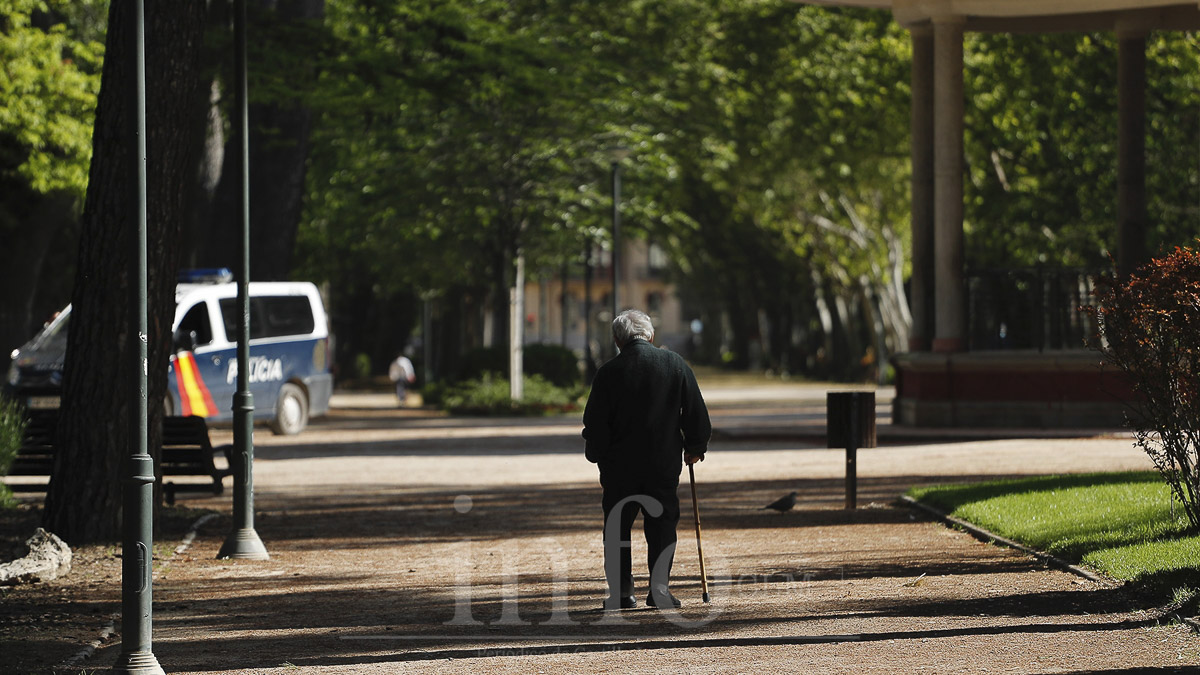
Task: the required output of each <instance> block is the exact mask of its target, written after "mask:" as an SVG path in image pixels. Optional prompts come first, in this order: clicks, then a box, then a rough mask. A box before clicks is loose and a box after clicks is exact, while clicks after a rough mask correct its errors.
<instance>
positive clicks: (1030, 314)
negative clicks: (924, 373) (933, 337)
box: [966, 267, 1102, 351]
mask: <svg viewBox="0 0 1200 675" xmlns="http://www.w3.org/2000/svg"><path fill="white" fill-rule="evenodd" d="M1100 274H1102V272H1101V271H1100V270H1086V269H1078V268H1048V267H1036V268H1018V269H999V270H976V271H973V272H970V273H968V274H967V276H966V287H967V293H966V295H967V348H968V349H969V350H971V351H980V350H988V349H1027V350H1037V351H1044V350H1048V349H1086V348H1087V345H1088V343H1089V342H1090V341H1091V340H1092V339H1093V337H1094V336H1095V334H1096V326H1095V325H1094V322H1093V321H1092V320H1091V319H1090V318H1089V317H1088V316H1087V315H1086V314H1084V313H1083V312H1080V311H1079V307H1081V306H1083V305H1090V304H1094V302H1095V282H1096V278H1097V276H1098V275H1100Z"/></svg>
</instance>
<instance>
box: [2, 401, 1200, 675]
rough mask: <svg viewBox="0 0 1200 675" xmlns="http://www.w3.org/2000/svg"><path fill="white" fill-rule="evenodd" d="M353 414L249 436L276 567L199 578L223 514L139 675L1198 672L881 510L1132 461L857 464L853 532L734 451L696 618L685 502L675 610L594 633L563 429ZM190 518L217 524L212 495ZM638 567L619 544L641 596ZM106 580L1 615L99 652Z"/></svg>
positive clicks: (968, 549)
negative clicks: (1005, 481)
mask: <svg viewBox="0 0 1200 675" xmlns="http://www.w3.org/2000/svg"><path fill="white" fill-rule="evenodd" d="M710 398H711V399H713V400H714V401H715V402H714V408H715V413H716V418H717V419H716V420H715V422H716V424H717V426H718V427H720V426H721V424H722V420H724V421H726V422H730V423H732V422H734V421H736V420H744V416H746V415H750V414H751V413H750V412H747V410H750V411H753V410H754V409H759V410H769V409H772V403H771V402H770V401H766V400H760V401H755V402H753V405H747V404H745V403H744V402H742V403H738V402H737V401H734V400H732V398H736V397H732V398H731V400H728V401H726V402H721V401H720V397H719V396H712V397H710ZM373 401H374V399H368V398H362V399H357V406H356V407H343V408H342V409H341V410H339V412H338V413H337V414H335V415H334V416H332V417H331V418H330V419H328V420H326V421H325V422H324V423H323V424H321V425H319V426H318V427H317V428H315V429H313V430H312V431H311V432H306V433H305V434H304V435H302V436H301V437H300V438H299V439H291V440H288V439H280V438H277V437H271V436H268V435H266V434H264V433H260V434H257V440H256V470H255V480H256V493H257V498H256V506H257V511H258V512H259V515H258V517H257V520H256V526H257V530H258V532H259V534H260V536H261V537H262V539H263V541H264V543H265V544H266V547H267V549H268V551H269V552H270V554H271V560H269V561H263V562H253V561H227V560H216V559H215V556H216V552H217V550H218V549H219V547H220V545H221V543H222V541H223V539H224V538H225V536H226V535H227V534H228V532H229V527H230V521H229V519H228V517H227V515H226V516H224V517H221V518H219V519H217V520H215V521H213V522H211V523H210V524H208V525H206V526H204V527H202V528H201V529H200V532H199V536H198V537H197V539H196V541H195V543H194V544H192V546H191V547H190V548H189V549H188V550H187V551H186V552H184V553H182V554H180V555H176V556H175V557H174V558H172V559H171V560H170V562H169V564H168V565H167V566H166V567H165V569H163V570H162V571H161V572H160V574H159V578H158V579H157V581H156V585H155V590H154V599H155V617H154V618H155V623H154V627H155V634H154V653H155V655H156V656H157V658H158V659H159V661H160V663H161V664H162V665H163V667H164V669H165V670H166V671H167V672H169V673H185V672H188V673H190V672H195V673H275V672H278V673H289V672H306V673H396V672H511V673H533V672H546V673H568V672H571V673H574V672H659V671H663V670H666V669H667V668H670V669H671V670H674V671H682V672H738V673H740V672H750V673H753V672H771V671H776V672H850V671H853V672H905V671H928V672H938V673H942V672H982V671H985V670H986V671H989V672H996V671H1000V672H1095V671H1105V670H1109V671H1120V670H1127V669H1130V668H1140V667H1166V668H1175V667H1185V666H1196V665H1197V664H1200V639H1198V638H1197V637H1195V636H1194V635H1193V634H1191V633H1190V631H1189V630H1188V629H1186V628H1185V627H1178V626H1167V627H1153V619H1154V618H1155V614H1154V612H1153V607H1152V604H1153V603H1152V601H1150V600H1148V599H1146V598H1139V597H1137V596H1136V595H1134V594H1132V593H1130V592H1128V591H1126V590H1120V589H1117V590H1114V589H1111V588H1106V587H1104V586H1101V585H1099V584H1096V583H1093V582H1089V581H1086V580H1083V579H1080V578H1078V577H1076V576H1073V575H1070V574H1067V573H1064V572H1059V571H1054V570H1049V569H1046V568H1045V567H1044V566H1042V565H1041V564H1039V563H1037V562H1036V561H1035V560H1033V559H1032V558H1030V557H1028V556H1025V555H1022V554H1019V553H1016V552H1013V551H1010V550H1007V549H1003V548H999V547H995V546H991V545H987V544H983V543H980V542H978V541H976V540H975V539H973V538H971V537H970V536H968V535H966V534H963V533H960V532H956V531H953V530H950V529H947V528H945V527H943V526H942V525H941V524H939V523H934V522H929V521H928V520H926V519H924V518H923V517H921V516H918V515H917V514H915V513H913V512H911V511H910V510H908V509H905V508H901V507H897V506H895V505H894V500H895V498H896V496H897V495H898V494H900V493H901V492H902V491H903V490H904V489H905V488H907V487H908V486H910V485H912V484H914V483H923V482H938V481H944V480H949V479H953V480H973V479H977V478H983V477H992V476H1000V475H1020V474H1036V473H1046V472H1054V471H1065V470H1073V471H1084V470H1106V469H1121V468H1144V467H1146V466H1147V461H1146V460H1145V458H1144V457H1143V456H1141V455H1140V454H1139V453H1138V452H1137V451H1136V450H1134V449H1133V448H1132V447H1131V445H1130V443H1129V441H1128V439H1124V438H1107V439H1105V438H1101V439H1089V440H1078V439H1043V440H1028V439H1026V440H993V441H973V442H968V443H962V442H958V443H940V444H925V445H891V446H889V447H885V448H880V449H875V450H864V451H860V455H859V465H860V469H859V475H860V479H859V489H860V495H859V504H860V506H862V507H863V508H860V509H859V510H857V511H854V512H847V511H845V510H843V509H842V503H843V498H844V493H843V484H842V471H843V457H842V455H841V453H840V452H838V451H831V450H826V449H823V448H821V447H819V443H817V442H796V441H791V442H788V441H766V440H755V439H754V438H752V437H751V436H749V435H747V434H742V435H741V436H740V437H739V436H737V435H736V434H735V435H732V436H729V437H727V438H726V439H724V440H721V441H718V442H716V443H714V446H713V448H712V452H711V454H710V457H709V460H708V461H706V462H704V463H703V464H702V465H699V468H698V470H697V476H698V480H699V493H700V500H701V516H702V521H703V526H704V550H705V556H706V564H707V571H708V575H709V578H710V583H709V588H710V592H711V595H712V603H711V604H704V603H702V602H700V585H699V569H698V566H697V561H696V548H695V538H694V533H693V532H692V530H691V520H690V518H691V513H690V509H688V508H686V505H687V504H688V502H689V501H690V497H689V496H688V493H687V491H686V482H685V485H684V486H683V488H682V491H681V496H682V497H683V498H684V503H685V510H684V518H683V522H682V523H681V527H680V541H679V550H678V553H677V556H676V568H675V580H676V582H675V592H676V594H677V595H678V596H679V597H680V598H681V599H683V600H684V607H683V610H682V611H680V612H658V611H656V610H650V609H641V608H639V609H635V610H629V611H624V612H620V613H616V615H615V616H612V615H609V616H606V615H605V614H604V613H603V612H600V611H598V607H599V606H600V603H601V601H602V598H603V594H604V582H603V577H602V570H601V564H600V535H599V526H600V516H599V506H598V504H599V488H598V485H597V483H596V479H595V470H594V467H593V466H591V465H589V464H588V463H587V462H586V461H584V460H583V458H582V456H581V447H580V443H579V441H578V428H579V427H578V420H537V421H532V422H520V423H516V422H504V421H501V422H483V423H480V422H479V421H471V422H463V421H459V420H444V419H435V418H425V417H420V416H417V415H415V414H414V413H411V412H406V413H398V412H396V411H392V410H388V409H384V408H382V407H379V406H380V405H382V403H376V402H373ZM776 404H777V405H778V406H779V407H786V406H785V403H782V402H779V401H776ZM786 405H792V406H793V407H794V406H796V405H801V403H799V402H797V401H796V400H792V401H790V402H786ZM731 426H732V425H731ZM685 481H686V476H685ZM791 490H797V491H799V493H800V497H799V499H800V503H799V504H798V506H797V508H796V509H795V510H794V511H792V512H789V513H785V514H778V513H775V512H772V511H763V510H760V509H759V507H761V506H762V505H764V504H766V503H768V502H770V501H772V500H773V499H775V498H776V497H778V496H780V495H782V494H786V493H787V492H789V491H791ZM187 503H188V504H189V505H191V506H195V507H201V508H214V509H217V510H220V511H222V512H223V513H225V514H227V513H228V510H229V500H228V496H226V497H225V498H194V497H193V498H189V499H188V500H187ZM644 550H645V549H644V543H643V542H642V541H640V540H638V539H637V538H636V537H635V541H634V561H635V574H637V575H639V576H638V581H639V585H640V586H639V591H640V593H641V595H644V592H645V591H644V583H645V576H644V563H640V562H639V561H641V560H642V557H643V556H644ZM165 555H169V553H167V554H165ZM100 558H103V556H100ZM105 566H107V569H109V571H108V572H107V573H106V572H103V571H102V570H103V569H105ZM112 567H113V564H112V562H111V556H110V558H109V559H99V560H93V561H92V562H91V563H85V564H84V567H83V568H82V569H80V573H81V574H83V575H87V574H89V573H91V574H92V577H87V576H82V577H77V578H76V579H75V580H74V581H71V580H64V581H63V582H61V583H59V582H55V583H52V584H43V585H42V587H41V589H40V590H38V589H36V588H35V589H28V590H25V591H14V592H12V593H11V594H10V595H9V596H6V597H5V599H4V605H5V612H6V615H9V614H11V613H12V612H11V610H12V609H13V605H14V603H17V602H19V603H25V604H23V605H22V606H24V607H26V608H35V609H36V608H43V607H51V608H52V607H55V606H58V605H57V603H61V604H62V605H63V606H64V608H65V607H68V606H70V607H75V608H77V607H76V606H77V605H79V604H80V603H82V602H84V601H85V599H90V600H89V601H90V602H92V603H94V605H95V608H96V610H97V611H96V612H95V613H94V614H95V624H96V627H97V628H98V627H99V624H100V623H101V622H102V619H103V618H104V616H105V615H106V613H107V612H111V611H114V610H115V609H117V608H119V578H118V579H117V588H116V594H115V595H114V593H113V590H114V589H113V581H114V576H113V573H112V569H111V568H112ZM106 575H107V576H106ZM72 576H76V575H72ZM81 589H82V590H81ZM29 594H33V595H29ZM37 594H40V596H39V595H37ZM37 597H41V598H42V599H43V600H44V601H45V602H46V603H49V604H48V605H46V606H41V605H39V604H38V602H37V601H36V598H37ZM58 598H61V600H58ZM49 611H53V609H50V610H49ZM85 632H86V631H84V630H82V629H81V633H85ZM8 635H9V636H11V635H12V631H8ZM80 637H83V635H81V636H80ZM93 637H94V636H93ZM60 639H61V636H60ZM89 639H91V638H89ZM85 642H86V641H85ZM8 644H10V645H11V644H13V643H12V642H9V643H8ZM119 650H120V645H119V641H118V640H112V641H110V642H109V643H108V644H107V645H102V646H101V648H100V649H99V651H98V653H97V654H96V655H95V656H94V657H92V658H91V659H89V660H88V661H86V662H84V666H85V667H86V668H89V669H92V668H107V667H109V666H111V664H112V663H113V662H114V661H115V659H116V656H117V653H118V652H119ZM59 651H61V649H60V650H59ZM10 653H14V652H10ZM57 653H58V652H55V655H57ZM8 659H9V657H7V656H0V663H3V662H4V661H5V660H8ZM59 662H60V660H48V661H45V662H44V663H46V664H47V665H52V664H54V663H59ZM7 672H35V671H34V670H32V669H28V670H10V671H7Z"/></svg>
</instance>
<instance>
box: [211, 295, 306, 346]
mask: <svg viewBox="0 0 1200 675" xmlns="http://www.w3.org/2000/svg"><path fill="white" fill-rule="evenodd" d="M221 315H222V317H223V319H224V321H225V334H226V335H228V336H229V338H230V339H231V340H236V339H237V337H236V336H237V317H238V308H237V298H223V299H222V300H221ZM315 327H316V321H315V320H314V319H313V313H312V305H311V304H310V303H309V300H308V296H306V295H277V296H270V295H268V296H256V297H252V298H250V339H251V340H255V339H258V338H273V337H287V336H291V335H309V334H310V333H312V332H313V329H314V328H315Z"/></svg>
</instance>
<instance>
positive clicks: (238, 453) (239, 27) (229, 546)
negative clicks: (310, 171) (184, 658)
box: [217, 0, 271, 560]
mask: <svg viewBox="0 0 1200 675" xmlns="http://www.w3.org/2000/svg"><path fill="white" fill-rule="evenodd" d="M233 39H234V59H233V61H234V74H235V77H236V81H235V83H234V88H235V90H236V91H235V95H234V98H235V101H234V108H235V109H236V110H237V114H238V116H239V119H238V125H237V126H238V134H239V136H240V138H241V151H242V157H241V161H240V162H238V172H239V176H238V177H239V178H240V179H241V185H242V208H241V209H240V210H239V213H238V219H239V221H240V224H241V239H240V241H239V242H238V249H239V253H240V254H241V265H242V269H241V273H240V274H239V275H238V297H237V299H238V345H237V363H238V375H237V391H236V392H235V393H234V395H233V464H234V466H233V528H234V529H233V531H232V532H230V533H229V536H228V537H226V539H225V543H224V544H222V545H221V550H220V551H219V552H218V553H217V557H218V558H244V559H251V560H266V559H268V558H270V557H271V556H270V555H268V554H267V549H266V547H265V546H263V543H262V540H261V539H259V538H258V533H257V532H255V531H254V395H253V394H251V393H250V113H249V107H248V103H247V100H246V0H235V1H234V13H233Z"/></svg>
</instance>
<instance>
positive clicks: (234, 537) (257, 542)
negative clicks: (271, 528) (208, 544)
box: [217, 528, 271, 560]
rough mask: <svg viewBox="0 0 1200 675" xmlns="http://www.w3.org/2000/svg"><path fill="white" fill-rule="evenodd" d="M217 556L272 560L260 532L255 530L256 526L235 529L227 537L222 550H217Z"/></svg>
mask: <svg viewBox="0 0 1200 675" xmlns="http://www.w3.org/2000/svg"><path fill="white" fill-rule="evenodd" d="M217 558H237V559H240V560H270V559H271V556H270V554H268V553H267V547H266V546H263V543H262V539H259V538H258V532H255V531H254V528H242V529H238V530H234V531H233V532H232V533H231V534H230V535H229V537H228V538H227V539H225V543H224V544H222V545H221V550H220V551H218V552H217Z"/></svg>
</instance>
